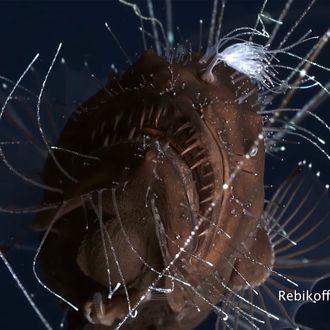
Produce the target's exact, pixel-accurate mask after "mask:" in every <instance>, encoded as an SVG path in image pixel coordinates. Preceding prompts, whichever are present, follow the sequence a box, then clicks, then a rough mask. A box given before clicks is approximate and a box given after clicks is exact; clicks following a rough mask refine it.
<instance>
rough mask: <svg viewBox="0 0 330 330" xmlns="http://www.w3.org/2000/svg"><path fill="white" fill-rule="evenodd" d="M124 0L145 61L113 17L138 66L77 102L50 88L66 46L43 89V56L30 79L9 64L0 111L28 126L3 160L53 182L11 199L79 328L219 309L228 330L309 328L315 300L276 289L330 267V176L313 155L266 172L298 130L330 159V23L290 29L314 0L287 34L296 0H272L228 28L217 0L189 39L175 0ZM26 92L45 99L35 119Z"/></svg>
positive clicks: (35, 107)
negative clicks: (318, 31)
mask: <svg viewBox="0 0 330 330" xmlns="http://www.w3.org/2000/svg"><path fill="white" fill-rule="evenodd" d="M119 2H120V3H122V4H123V6H126V7H127V9H129V10H132V11H133V13H134V14H135V15H136V16H137V17H138V18H139V20H140V24H141V25H140V30H141V34H142V42H143V44H144V48H145V49H144V51H143V52H142V53H141V54H140V55H139V56H138V57H137V59H136V60H135V61H132V60H131V59H130V57H129V55H128V54H127V53H126V51H125V50H124V42H122V41H120V40H119V39H118V38H117V36H116V34H115V33H114V32H113V30H112V27H110V25H109V24H108V23H105V28H106V29H107V30H108V31H109V32H110V35H111V36H112V37H113V39H114V41H115V43H116V44H117V46H119V48H120V49H121V51H122V52H123V56H124V57H125V58H126V59H127V62H128V64H129V66H128V68H127V69H126V70H125V71H124V72H123V73H118V72H116V70H113V72H112V73H111V74H110V76H109V78H108V81H107V82H106V83H105V84H103V83H102V82H101V81H100V80H98V79H97V78H96V77H95V76H94V75H91V77H92V79H91V80H92V82H93V86H94V87H93V90H94V92H93V95H92V96H90V95H87V94H86V92H85V91H82V95H81V96H80V99H81V101H82V102H81V103H79V104H78V105H76V106H75V108H76V109H75V110H74V111H73V112H72V111H71V113H68V112H67V113H65V111H64V112H62V110H63V109H64V110H65V109H66V107H65V106H63V104H61V103H60V102H53V103H52V102H50V101H49V99H48V98H47V97H46V95H45V89H46V88H47V85H48V82H49V80H50V79H51V77H52V75H54V74H56V68H55V65H56V63H57V62H58V61H59V56H60V51H61V48H62V47H63V46H62V45H61V44H60V45H59V46H58V48H57V50H56V53H55V55H54V57H53V59H52V61H51V63H50V65H49V68H48V70H47V72H46V74H45V75H44V77H42V78H41V83H40V88H39V89H38V90H37V91H35V90H30V89H28V88H25V87H24V85H23V83H22V81H23V79H24V77H25V75H28V74H29V71H30V69H31V67H33V66H34V64H35V62H36V61H37V60H38V55H37V56H36V57H35V58H34V59H33V60H32V61H31V62H30V64H29V66H28V67H27V68H26V70H25V71H24V72H23V74H22V75H21V77H20V78H19V79H18V80H17V81H16V82H15V81H10V80H9V79H7V78H5V77H2V80H3V84H5V85H6V86H5V87H6V88H5V90H6V96H4V100H3V102H2V108H1V113H0V118H1V121H2V123H6V121H11V122H12V123H13V124H12V125H14V126H16V131H18V132H19V134H20V136H21V137H20V139H19V138H17V139H14V138H13V137H12V135H11V133H10V132H8V133H6V134H7V135H6V134H5V135H4V134H3V136H2V139H3V141H2V143H1V144H0V154H1V157H2V162H3V164H4V166H5V169H6V170H7V171H9V172H10V174H11V175H13V177H15V179H16V180H21V181H23V182H25V183H28V184H30V185H31V186H34V187H38V188H39V189H40V190H41V191H42V197H41V202H40V205H38V206H36V207H32V208H17V207H11V206H7V207H5V206H3V207H2V211H3V212H7V213H17V214H23V213H35V214H36V215H35V217H34V220H33V228H34V229H35V230H37V231H40V232H42V233H43V235H42V238H41V242H40V245H39V247H38V248H37V249H36V252H35V255H34V258H33V263H32V264H33V265H32V268H33V272H34V274H35V277H36V279H37V281H38V282H39V283H40V284H41V285H42V286H43V287H44V288H45V289H46V290H48V291H49V292H50V294H52V295H54V296H55V297H57V298H58V299H59V300H60V301H61V304H62V305H63V306H65V307H68V308H69V309H68V316H67V324H68V328H69V329H138V330H140V329H141V330H142V329H146V330H152V329H159V330H161V329H164V330H165V329H168V330H169V329H195V328H197V327H198V326H199V325H200V324H201V323H202V322H203V321H204V320H205V319H206V318H207V317H208V315H209V314H210V313H211V312H213V313H215V315H216V322H215V324H214V327H215V329H227V328H228V329H280V328H281V327H291V328H294V329H297V328H299V324H298V323H297V321H296V320H295V318H294V316H295V312H296V309H297V308H298V307H297V306H298V305H299V304H298V305H297V304H295V305H294V308H291V309H292V310H290V308H289V307H290V306H288V305H287V304H286V303H285V302H281V301H279V299H278V296H276V292H278V291H279V290H284V291H285V292H291V291H292V292H294V290H298V291H299V290H303V289H305V288H306V287H309V288H310V287H311V285H309V286H308V285H307V286H305V284H304V283H305V282H306V283H308V282H310V283H311V284H313V283H314V282H315V280H316V279H320V278H322V277H323V276H325V275H326V274H328V273H329V270H330V262H329V253H328V252H327V248H329V242H328V238H329V236H328V233H327V230H328V229H329V211H330V210H329V202H328V197H327V189H326V188H325V187H323V186H322V185H321V184H320V182H319V181H318V176H319V174H318V173H317V174H315V175H314V174H313V173H312V172H311V170H310V169H309V166H308V164H306V162H301V163H300V164H299V165H298V167H297V168H296V169H295V170H294V171H292V172H291V173H290V175H289V176H288V177H287V178H286V179H285V180H284V182H283V183H282V184H281V185H280V186H279V188H278V189H277V191H276V192H275V193H274V194H273V196H272V197H271V198H270V199H267V198H266V197H265V184H264V173H265V171H266V172H267V170H268V169H267V166H265V159H266V156H267V154H268V155H269V157H277V155H278V154H279V152H281V151H283V150H284V147H283V145H284V144H285V143H286V142H290V140H287V139H290V138H295V139H296V140H297V138H298V142H297V143H299V141H303V142H307V143H309V144H311V145H312V146H313V147H315V149H316V150H317V151H318V152H319V153H320V155H322V157H324V159H325V160H326V161H328V160H329V158H330V156H329V154H328V152H327V148H326V141H325V140H324V139H323V138H321V137H320V136H318V134H317V133H315V132H313V131H311V130H309V129H308V128H306V127H304V126H302V120H303V119H304V118H305V117H310V118H311V119H313V120H315V121H316V122H318V123H319V124H320V125H321V126H323V128H324V129H325V130H326V131H329V126H328V124H327V123H326V122H325V121H324V120H322V119H321V118H320V117H319V116H318V115H317V114H315V113H314V110H315V108H316V107H317V106H318V105H319V104H320V102H322V100H324V99H325V98H326V97H327V96H328V95H329V84H326V83H325V84H323V83H322V82H320V81H319V80H318V79H317V78H316V77H315V76H314V75H313V74H312V73H310V71H313V69H319V70H321V71H323V72H326V73H328V72H329V71H330V69H329V68H328V67H326V66H322V65H320V64H318V63H317V62H315V60H316V57H317V56H318V54H319V53H320V51H321V50H322V49H323V47H324V46H325V45H326V43H327V41H328V39H329V37H330V33H329V30H328V31H325V33H324V35H323V36H321V37H315V36H313V35H312V34H311V32H310V31H307V33H305V34H303V35H301V36H300V37H298V38H297V39H295V41H293V42H290V40H291V38H290V37H291V35H292V34H294V32H295V30H296V29H297V27H298V26H299V24H300V22H301V20H302V19H303V17H304V16H305V15H306V14H307V13H308V12H309V10H310V8H311V6H312V4H313V2H314V1H312V2H311V3H308V4H307V5H306V7H305V8H303V11H302V15H301V17H300V18H299V19H298V20H297V21H296V22H295V23H294V24H293V25H292V26H289V27H287V28H286V32H285V34H284V35H283V36H282V37H281V38H280V40H279V41H278V44H277V45H276V46H275V45H274V44H275V40H277V39H278V31H279V29H282V28H283V27H282V25H284V23H285V18H286V17H287V15H289V10H290V6H291V4H292V1H291V0H289V1H287V3H286V4H285V5H284V9H283V11H282V12H281V13H280V16H279V17H278V18H274V17H271V16H269V14H267V13H266V8H267V7H266V6H267V1H264V3H263V4H262V8H261V11H260V13H259V14H258V17H257V21H256V23H255V25H252V26H251V27H239V28H236V29H234V30H232V31H231V32H229V33H226V34H224V33H222V30H221V29H222V27H223V25H224V24H225V23H224V22H223V17H225V7H226V5H227V3H226V2H225V0H222V1H217V0H214V2H213V7H212V15H211V20H210V21H211V24H210V27H209V29H208V34H207V36H206V38H205V36H204V34H203V30H202V21H201V22H200V28H201V29H200V38H199V40H198V41H197V42H196V45H195V44H194V43H192V42H190V41H186V42H185V41H182V42H177V41H176V33H175V32H174V30H173V26H172V25H173V17H172V13H171V10H172V5H173V4H175V1H173V3H172V1H165V4H166V13H167V16H166V17H167V21H166V24H164V23H163V22H162V21H161V20H159V19H158V18H157V17H156V16H155V14H154V7H153V3H152V1H151V0H147V1H146V8H145V9H147V11H146V12H144V10H143V9H142V8H140V7H139V6H138V5H137V4H135V3H133V2H129V1H124V0H119ZM229 3H230V1H228V5H229ZM128 13H129V11H128ZM266 21H267V22H271V23H272V25H267V24H266V23H265V22H266ZM149 29H150V30H149ZM150 39H151V42H150ZM205 39H206V40H205ZM302 45H304V46H305V45H310V46H309V49H310V50H309V51H308V52H307V53H306V54H305V55H301V54H299V53H297V52H296V48H299V47H300V46H302ZM62 62H63V63H62V64H61V65H65V61H64V60H62ZM67 70H69V69H67ZM86 71H87V69H86ZM70 72H71V71H70ZM72 77H73V78H72V79H73V80H74V79H76V81H78V80H80V79H81V75H80V74H78V73H73V72H72ZM78 85H79V84H78ZM312 87H318V94H316V96H315V97H314V98H313V99H311V100H310V101H309V102H308V103H306V105H305V107H303V108H301V109H297V108H293V107H290V104H291V103H290V102H291V101H292V99H293V97H294V93H295V91H296V90H298V89H300V90H304V89H309V88H312ZM96 90H97V91H96ZM23 95H24V96H23ZM277 100H280V101H277ZM19 104H20V105H22V104H24V106H23V108H24V109H29V110H30V111H33V113H34V125H35V126H34V128H31V127H30V126H28V125H27V124H26V123H25V122H24V120H22V118H24V116H23V117H21V115H20V113H19ZM273 104H276V105H277V106H276V107H275V108H274V107H273V106H272V105H273ZM71 107H72V105H71ZM54 112H55V115H54ZM46 114H47V115H48V116H49V118H48V123H47V125H46V126H45V125H44V124H43V120H42V118H43V116H46ZM62 114H64V118H65V120H63V118H62ZM66 118H68V119H66ZM5 132H7V131H5ZM22 139H23V140H25V141H27V142H28V143H29V144H30V145H31V146H32V147H33V148H34V149H35V151H36V152H37V153H39V154H40V157H41V158H43V160H44V161H40V165H39V167H40V171H41V179H40V180H37V179H35V178H33V177H31V176H30V175H29V174H28V171H26V172H24V171H23V170H22V167H16V166H15V165H14V164H13V163H12V162H11V160H10V159H9V158H8V157H7V156H6V152H7V149H9V147H10V146H11V145H15V146H16V145H17V144H20V143H22V142H21V141H22ZM299 160H300V159H299ZM297 161H298V160H297ZM1 256H3V258H2V259H3V260H4V261H5V263H6V265H7V267H8V269H9V270H10V272H11V274H12V275H13V277H14V279H15V280H16V281H18V282H17V283H18V284H19V285H20V287H21V288H22V291H23V293H24V294H25V295H26V296H28V294H27V291H26V289H24V288H23V285H22V283H21V281H20V280H18V277H17V276H16V274H15V273H14V271H13V270H12V268H10V265H9V263H8V261H7V259H5V257H4V255H3V254H2V253H1ZM39 263H40V264H41V266H42V269H43V272H44V275H45V276H43V277H42V276H40V275H39V272H38V270H37V265H38V264H39ZM28 297H29V296H28ZM29 302H30V303H31V306H32V307H33V308H34V310H35V312H36V313H37V315H39V317H40V319H41V321H42V322H43V325H44V326H45V327H46V328H51V326H50V325H49V322H48V321H47V320H46V319H45V318H44V316H43V314H41V312H40V311H39V307H37V306H36V305H35V303H34V302H33V300H31V298H30V299H29Z"/></svg>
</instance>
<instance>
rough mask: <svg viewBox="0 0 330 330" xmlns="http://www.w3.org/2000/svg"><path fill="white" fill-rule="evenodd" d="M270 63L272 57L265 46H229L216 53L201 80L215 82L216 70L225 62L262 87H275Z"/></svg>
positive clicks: (243, 44)
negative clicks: (214, 73)
mask: <svg viewBox="0 0 330 330" xmlns="http://www.w3.org/2000/svg"><path fill="white" fill-rule="evenodd" d="M270 61H271V55H270V54H269V52H268V51H267V49H266V47H265V46H262V45H259V44H256V43H253V42H250V41H246V42H239V43H235V44H233V45H231V46H228V47H227V48H225V49H224V50H223V51H222V52H220V53H219V52H216V54H215V55H214V57H213V59H212V60H211V62H210V63H209V65H208V66H207V68H206V70H205V71H204V72H203V74H202V76H201V78H202V79H203V80H204V81H206V82H209V83H211V82H213V81H214V79H215V78H214V75H213V70H214V68H215V67H216V66H217V65H218V64H219V63H221V62H224V63H225V64H227V65H228V66H230V67H231V68H233V69H235V70H236V71H238V72H241V73H243V74H245V75H246V76H248V77H250V78H253V79H255V80H256V81H257V82H259V83H261V84H262V85H264V86H267V87H273V86H274V77H275V74H274V70H272V68H271V63H270Z"/></svg>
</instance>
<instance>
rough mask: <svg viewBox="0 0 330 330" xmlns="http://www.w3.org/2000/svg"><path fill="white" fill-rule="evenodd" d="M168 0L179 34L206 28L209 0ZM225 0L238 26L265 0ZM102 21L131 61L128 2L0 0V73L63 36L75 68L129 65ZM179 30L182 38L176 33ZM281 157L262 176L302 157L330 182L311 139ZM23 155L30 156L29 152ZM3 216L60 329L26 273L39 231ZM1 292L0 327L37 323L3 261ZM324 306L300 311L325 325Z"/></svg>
mask: <svg viewBox="0 0 330 330" xmlns="http://www.w3.org/2000/svg"><path fill="white" fill-rule="evenodd" d="M173 2H174V3H173V14H174V25H175V26H177V25H179V26H180V29H181V34H182V35H183V39H189V40H197V36H198V28H199V27H198V26H199V24H198V22H199V19H201V18H202V19H204V22H205V24H204V30H207V27H208V25H209V19H210V13H211V8H212V2H211V1H207V0H205V1H200V0H198V1H197V0H196V1H191V0H187V1H183V0H182V1H173ZM228 2H229V4H228V6H227V9H226V12H225V19H224V22H223V25H224V32H228V31H230V30H231V29H233V28H235V27H240V26H253V25H254V22H255V19H256V14H257V13H258V11H259V8H260V7H261V3H262V1H254V0H253V1H252V0H251V1H249V0H247V1H235V0H234V1H228ZM269 2H270V3H269V6H267V8H266V11H267V12H269V13H271V15H272V16H273V17H274V18H277V17H278V14H279V12H280V10H281V8H282V7H283V4H284V2H283V1H277V0H269ZM137 3H138V4H140V5H141V9H142V10H144V9H145V2H144V1H140V2H137ZM154 3H155V12H156V15H157V16H158V17H159V18H160V19H161V21H163V22H164V17H165V15H164V7H165V5H164V2H163V1H161V0H155V1H154ZM307 4H308V1H305V0H298V1H295V3H294V5H293V8H292V11H291V13H290V14H289V16H288V18H287V21H286V22H287V24H288V26H291V25H292V24H293V23H294V22H295V20H296V19H297V17H299V15H300V14H301V12H302V11H303V9H304V8H305V7H306V6H307ZM144 12H146V11H144ZM329 12H330V5H329V1H327V0H324V1H322V0H320V1H317V3H316V4H315V5H314V6H313V8H312V10H311V12H310V13H309V14H308V17H306V18H305V19H304V21H303V23H302V24H301V26H300V28H299V29H298V30H297V33H296V34H295V35H294V36H293V37H292V40H291V41H295V40H297V37H296V36H300V35H301V34H302V33H304V32H306V31H307V30H308V29H309V28H312V29H313V34H314V35H320V34H322V33H323V32H324V31H325V30H326V29H327V27H328V21H329ZM105 21H107V22H108V23H109V24H110V25H111V27H112V29H113V31H114V32H115V33H116V36H117V37H118V39H119V40H120V42H121V44H122V46H123V47H124V48H125V50H126V52H127V53H128V54H129V56H130V57H131V59H132V60H133V61H134V60H135V59H137V57H138V56H139V54H140V53H141V49H142V41H141V37H140V33H139V31H138V26H139V20H138V19H137V18H136V17H135V16H134V14H133V12H132V10H131V9H130V8H128V7H125V6H124V5H121V4H118V2H117V1H114V0H110V1H93V2H91V1H1V2H0V37H1V49H0V75H4V76H6V77H8V78H11V79H13V80H16V79H17V78H18V77H19V75H20V74H21V73H22V72H23V70H24V69H25V67H26V65H27V64H28V63H29V61H30V60H31V59H32V58H33V56H34V55H35V54H36V53H40V59H39V60H38V68H39V70H40V72H44V71H45V70H46V69H47V68H48V65H49V63H50V62H51V60H52V57H53V55H54V53H55V51H56V48H57V46H58V44H59V43H60V42H62V43H63V47H62V51H61V55H60V56H61V57H64V58H65V59H66V62H67V64H68V65H69V66H70V67H71V68H73V69H76V70H81V68H82V67H83V63H84V61H86V60H87V61H88V63H89V64H90V67H91V71H92V72H93V73H94V74H95V75H96V76H97V77H98V78H99V79H100V80H103V79H104V77H105V76H106V74H107V72H108V71H109V68H110V66H111V64H112V63H115V64H116V65H117V66H118V68H119V70H123V69H124V68H125V67H126V63H125V60H124V58H123V55H122V53H121V52H120V50H119V49H118V47H117V46H116V44H115V42H114V40H113V39H112V37H111V36H110V34H109V33H108V32H107V30H106V29H105V27H104V22H105ZM176 36H177V39H179V37H178V34H177V35H176ZM302 54H303V53H302ZM329 56H330V48H329V47H327V49H326V50H325V51H323V52H322V54H321V56H320V58H319V60H318V62H319V63H321V64H323V65H329V60H328V59H329ZM315 74H317V77H319V78H320V80H321V81H323V82H326V81H327V79H329V73H328V72H324V71H321V70H316V72H315ZM316 91H317V89H313V90H308V91H306V92H304V93H300V94H298V97H297V98H296V99H295V102H294V104H293V106H301V105H303V104H304V103H305V102H306V101H307V100H308V99H309V98H310V97H311V96H312V95H314V93H315V92H316ZM328 106H329V102H328V103H326V104H324V105H323V106H322V107H321V108H320V109H319V111H318V114H319V115H321V116H322V117H323V118H325V119H328V122H329V118H330V116H329V109H328ZM308 125H309V126H308ZM307 126H308V127H309V128H310V129H311V130H312V131H313V132H314V133H316V134H319V135H321V136H322V137H323V138H325V139H326V140H329V132H327V131H326V130H325V129H323V128H321V127H320V126H319V125H314V124H308V123H307ZM326 149H327V146H326ZM327 150H328V151H329V149H327ZM280 157H283V158H284V162H280V161H278V160H276V159H271V161H269V162H268V163H267V166H268V167H267V170H266V183H272V184H274V185H275V186H276V185H278V184H279V183H280V182H281V181H282V180H283V178H284V177H285V176H286V175H287V173H288V172H289V171H290V170H291V169H293V168H294V167H295V166H296V164H297V162H298V161H299V160H302V159H305V158H306V159H308V160H309V161H313V164H314V167H315V170H320V171H321V173H322V174H321V180H322V182H324V183H328V182H330V172H329V161H327V159H326V158H325V157H324V156H323V155H321V153H320V152H317V151H316V150H315V149H314V148H313V147H312V146H310V145H308V144H303V145H302V146H300V147H291V148H290V146H289V150H288V151H287V152H285V153H284V154H283V155H280ZM27 161H28V162H30V160H28V159H27ZM32 162H33V161H32ZM5 173H6V172H5V171H1V177H0V179H1V187H0V189H1V191H0V194H1V198H3V199H6V196H10V198H15V203H16V205H20V201H22V200H23V204H25V202H26V200H27V199H28V197H24V196H26V194H27V193H28V192H29V189H28V187H27V186H24V185H23V187H21V186H17V185H14V184H12V181H10V179H8V180H7V179H6V178H7V177H6V174H5ZM12 196H14V197H12ZM8 198H9V197H8ZM10 198H9V199H10ZM24 198H27V199H24ZM14 218H15V219H14ZM0 219H1V220H0V221H1V222H0V239H1V243H2V244H6V243H8V241H11V240H13V239H15V242H19V243H20V244H24V245H27V246H28V249H24V248H20V249H17V248H14V249H11V250H10V251H9V252H8V254H7V256H8V258H9V260H10V262H11V264H12V265H13V267H14V269H15V270H16V271H17V273H18V274H19V277H20V278H21V279H22V281H23V282H24V284H25V286H26V288H27V289H28V291H29V292H30V293H33V294H34V296H35V300H36V302H37V304H38V306H39V307H40V308H41V310H42V311H43V312H44V314H45V315H46V318H47V319H48V320H49V322H50V323H51V325H52V326H53V327H54V329H58V328H59V326H60V322H61V318H62V314H63V313H62V311H61V310H60V308H59V307H58V306H57V304H56V303H54V302H55V301H56V299H53V298H51V297H50V295H49V294H48V293H45V292H44V289H43V288H41V287H40V286H38V284H37V283H36V281H35V280H34V279H33V276H32V274H31V273H32V271H31V268H32V266H31V258H32V256H33V250H34V247H35V246H36V245H37V235H36V234H35V233H32V232H31V231H30V230H29V221H30V220H31V217H29V216H24V217H13V216H8V215H0ZM14 223H15V224H14ZM29 248H31V250H29ZM323 287H324V288H329V287H330V286H329V281H328V283H323ZM0 292H1V302H0V329H41V328H42V326H41V324H40V321H39V320H38V318H37V316H36V315H35V313H34V312H33V311H32V310H31V308H30V306H29V305H28V303H27V302H26V300H25V298H24V297H23V295H22V293H21V292H20V291H19V290H18V289H17V288H16V286H15V283H14V281H13V280H12V278H11V277H10V275H9V273H8V271H7V270H6V269H5V268H4V266H3V265H0ZM327 312H328V314H329V304H328V305H326V304H317V306H316V305H314V306H312V308H309V309H308V310H304V312H303V313H302V314H303V316H302V317H303V319H304V321H305V322H307V323H308V324H309V325H310V326H312V327H313V328H315V329H330V321H329V316H328V315H327ZM211 328H212V327H211V326H210V325H207V324H205V325H203V327H202V328H201V329H211Z"/></svg>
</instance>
